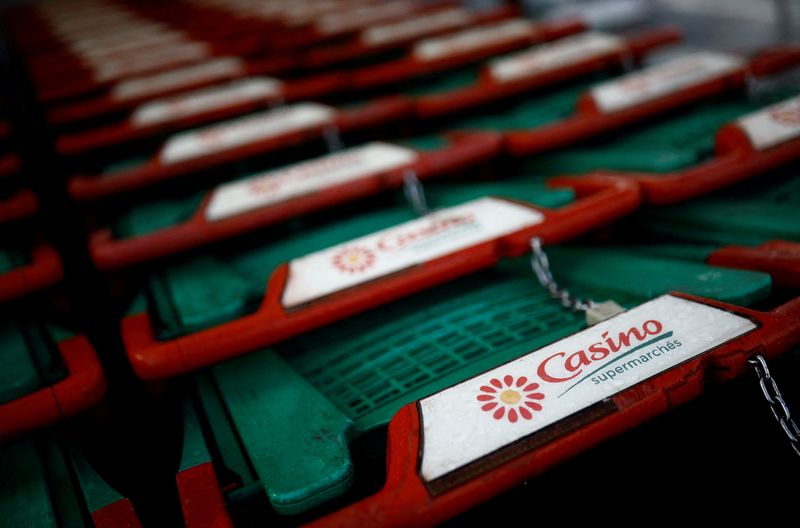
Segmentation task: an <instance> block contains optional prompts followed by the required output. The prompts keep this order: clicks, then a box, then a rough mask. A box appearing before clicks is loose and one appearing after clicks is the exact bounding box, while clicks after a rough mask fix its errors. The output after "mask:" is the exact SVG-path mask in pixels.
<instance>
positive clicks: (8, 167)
mask: <svg viewBox="0 0 800 528" xmlns="http://www.w3.org/2000/svg"><path fill="white" fill-rule="evenodd" d="M19 169H20V164H19V157H17V155H16V154H6V155H5V156H0V178H6V177H8V176H12V175H14V174H16V173H18V172H19Z"/></svg>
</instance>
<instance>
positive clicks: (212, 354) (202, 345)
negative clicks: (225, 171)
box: [122, 176, 640, 379]
mask: <svg viewBox="0 0 800 528" xmlns="http://www.w3.org/2000/svg"><path fill="white" fill-rule="evenodd" d="M557 183H559V184H563V185H568V186H571V187H573V188H575V190H576V192H577V195H578V197H579V199H578V200H577V201H576V202H574V203H573V204H571V205H568V206H565V207H563V208H560V209H556V210H548V209H543V208H538V207H534V206H533V205H531V204H526V203H521V202H516V201H514V202H511V201H508V200H502V199H494V198H486V199H484V200H478V201H474V202H470V204H472V205H468V204H465V205H464V206H459V207H464V208H466V207H468V206H469V207H471V208H472V209H471V210H470V209H465V210H464V211H461V210H459V212H458V214H456V212H455V210H456V209H459V208H452V212H448V213H447V216H443V215H440V216H439V217H437V218H435V219H433V220H435V221H433V220H430V221H428V222H427V223H426V224H424V225H423V224H420V226H417V225H416V224H414V225H413V228H412V227H411V224H412V223H409V224H408V226H409V227H408V228H406V226H405V225H404V226H402V227H401V228H400V229H403V232H402V233H400V229H395V230H394V231H396V233H395V232H393V233H392V237H387V238H390V240H389V243H394V241H398V242H397V243H398V244H400V243H405V242H404V241H407V240H414V238H415V237H417V236H424V233H431V232H435V231H436V230H438V229H444V228H447V227H448V226H459V225H464V223H470V225H472V221H473V218H475V215H476V214H477V213H475V210H476V208H477V207H476V206H475V205H474V204H475V203H476V202H484V201H489V202H492V203H491V206H492V207H493V208H497V207H498V205H497V204H500V205H499V207H500V208H502V209H503V211H502V212H500V213H498V212H497V210H496V209H492V212H491V213H490V214H488V216H489V217H491V218H492V219H494V221H501V222H508V221H510V220H508V219H507V215H514V218H515V220H514V224H512V225H513V226H514V227H513V228H511V229H507V230H505V231H500V230H498V231H493V233H499V234H497V235H491V236H486V237H485V238H483V239H481V240H478V241H477V242H475V243H474V245H467V244H468V243H473V242H468V243H465V244H462V245H461V246H455V247H454V248H452V249H451V248H450V246H448V249H446V250H444V251H442V252H439V253H436V254H435V255H432V257H431V259H430V260H427V261H415V262H414V263H412V264H409V265H408V266H406V267H405V268H403V269H394V268H392V270H390V271H389V272H388V273H383V272H381V273H383V274H379V275H376V276H375V278H374V280H368V282H362V283H361V284H357V283H356V284H352V285H345V286H343V287H341V288H339V289H338V290H335V291H334V290H332V291H330V292H328V291H325V292H323V293H322V294H320V295H318V296H316V297H313V296H312V297H305V298H304V297H303V295H304V294H303V293H300V294H297V292H296V289H297V288H296V287H297V285H298V284H301V289H302V287H303V286H302V283H304V281H302V280H299V281H297V280H292V277H293V273H295V272H292V274H290V266H292V265H295V263H297V262H299V260H295V261H292V264H282V265H281V266H279V267H278V268H277V269H276V270H275V272H274V273H273V274H272V276H271V277H270V279H269V282H268V285H267V291H266V294H265V296H264V299H263V301H262V303H261V306H260V307H259V309H258V310H257V311H256V312H255V313H253V314H250V315H247V316H245V317H242V318H240V319H237V320H235V321H232V322H229V323H225V324H222V325H219V326H215V327H213V328H209V329H206V330H202V331H199V332H196V333H192V334H190V335H187V336H183V337H178V338H175V339H171V340H167V341H158V340H157V339H156V337H155V335H154V333H153V325H152V323H151V321H150V319H149V317H148V315H147V314H146V313H145V314H138V315H133V316H129V317H126V318H125V319H124V320H123V323H122V332H123V338H124V341H125V345H126V350H127V353H128V356H129V358H130V361H131V363H132V364H133V367H134V369H135V370H136V372H137V374H138V375H139V376H141V377H142V378H146V379H156V378H166V377H170V376H174V375H177V374H180V373H183V372H187V371H191V370H194V369H198V368H201V367H204V366H208V365H211V364H214V363H216V362H219V361H221V360H223V359H227V358H231V357H234V356H237V355H241V354H245V353H247V352H250V351H252V350H255V349H258V348H263V347H265V346H269V345H271V344H274V343H276V342H278V341H282V340H284V339H288V338H290V337H293V336H296V335H299V334H301V333H303V332H307V331H309V330H312V329H314V328H318V327H320V326H322V325H325V324H328V323H331V322H334V321H337V320H340V319H342V318H345V317H349V316H351V315H353V314H356V313H359V312H362V311H365V310H368V309H371V308H374V307H377V306H379V305H381V304H385V303H388V302H391V301H394V300H397V299H400V298H402V297H405V296H407V295H410V294H412V293H415V292H419V291H422V290H425V289H427V288H431V287H433V286H435V285H438V284H440V283H443V282H447V281H450V280H453V279H456V278H458V277H461V276H464V275H467V274H470V273H474V272H476V271H479V270H481V269H485V268H488V267H491V266H493V265H495V264H496V263H497V262H498V261H499V260H500V259H501V258H503V257H513V256H518V255H522V254H524V253H526V252H527V251H529V250H530V239H531V238H532V237H534V236H538V237H541V238H542V239H543V240H544V241H545V243H558V242H561V241H564V240H568V239H570V238H574V237H576V236H578V235H580V234H582V233H585V232H587V231H589V230H591V229H593V228H595V227H597V226H598V225H601V224H605V223H608V222H610V221H613V220H615V219H617V218H620V217H621V216H623V215H626V214H628V213H630V212H631V211H633V210H635V209H636V208H637V207H638V205H639V201H640V190H639V187H638V185H637V184H636V183H635V182H631V181H626V180H624V179H622V178H613V177H604V176H594V177H588V178H584V179H568V180H564V181H560V182H557ZM502 204H505V205H502ZM501 218H502V219H503V220H501ZM517 221H518V222H519V223H516V222H517ZM427 224H430V225H427ZM474 225H487V224H485V223H484V224H481V223H480V222H479V223H477V224H474ZM479 229H482V228H479ZM493 229H494V228H493ZM406 230H408V231H409V232H410V234H407V233H405V231H406ZM419 232H423V235H418V234H416V233H419ZM381 234H383V232H382V233H381ZM395 235H396V238H394V237H395ZM376 236H377V235H376ZM349 245H351V244H348V246H349ZM343 246H344V245H343ZM328 251H330V250H328ZM336 251H339V250H338V249H337V250H336ZM371 251H372V250H371V249H370V250H367V253H370V252H371ZM320 253H322V252H320ZM308 258H315V259H316V258H323V259H324V260H325V262H326V263H327V262H328V260H327V257H319V254H315V255H311V256H309V257H308ZM365 258H367V260H369V258H368V255H367V256H366V257H365ZM376 258H377V257H376ZM344 260H347V261H348V262H355V261H357V260H358V259H356V260H354V261H351V260H350V259H347V258H343V259H342V261H344ZM387 260H388V261H389V262H390V264H389V265H390V266H391V265H393V263H394V262H396V261H395V260H394V258H393V257H391V258H387V257H384V261H382V262H385V261H387ZM335 261H336V259H335V258H334V261H333V262H334V263H335ZM348 262H344V263H343V264H341V265H342V266H345V267H347V265H348ZM297 265H299V264H297ZM297 273H299V272H297ZM312 275H319V274H317V273H313V272H312ZM343 275H344V276H346V275H347V274H346V273H344V272H342V273H341V274H340V277H341V276H343ZM362 280H363V279H362ZM322 287H323V288H327V287H328V285H327V283H326V285H323V286H322Z"/></svg>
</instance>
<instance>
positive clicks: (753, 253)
mask: <svg viewBox="0 0 800 528" xmlns="http://www.w3.org/2000/svg"><path fill="white" fill-rule="evenodd" d="M708 263H709V264H712V265H714V266H723V267H726V268H739V269H749V270H755V271H763V272H765V273H769V274H770V275H771V276H772V282H773V283H774V284H776V285H777V286H780V287H783V288H800V243H798V242H791V241H788V240H770V241H769V242H766V243H764V244H761V245H760V246H756V247H745V246H728V247H723V248H720V249H718V250H716V251H715V252H713V253H712V254H711V256H710V257H709V258H708Z"/></svg>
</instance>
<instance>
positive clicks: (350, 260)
mask: <svg viewBox="0 0 800 528" xmlns="http://www.w3.org/2000/svg"><path fill="white" fill-rule="evenodd" d="M374 263H375V253H373V252H372V251H370V250H369V249H366V248H363V247H357V246H354V247H348V248H344V249H342V250H341V251H339V252H338V253H336V254H335V255H334V256H333V265H334V266H336V268H337V269H339V270H340V271H344V272H345V273H360V272H362V271H365V270H366V269H367V268H369V267H370V266H372V265H373V264H374Z"/></svg>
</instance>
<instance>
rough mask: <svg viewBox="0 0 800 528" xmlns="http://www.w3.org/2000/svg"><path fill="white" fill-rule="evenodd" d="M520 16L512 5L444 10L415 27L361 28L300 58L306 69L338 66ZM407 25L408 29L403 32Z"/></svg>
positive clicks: (402, 23)
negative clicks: (420, 40)
mask: <svg viewBox="0 0 800 528" xmlns="http://www.w3.org/2000/svg"><path fill="white" fill-rule="evenodd" d="M518 15H519V9H517V8H515V7H511V6H500V7H495V8H490V9H487V10H482V11H471V10H469V9H465V8H463V7H453V8H449V9H442V10H440V11H437V12H436V13H432V14H431V16H430V17H427V20H431V19H435V21H433V22H431V23H428V24H427V25H425V26H415V27H413V28H412V27H411V24H410V23H409V22H410V21H409V20H401V21H398V22H390V23H387V24H378V25H376V26H373V27H370V28H365V29H362V30H361V32H360V33H359V34H358V35H357V36H356V37H355V38H353V39H352V40H350V41H348V42H345V43H343V44H339V45H329V46H325V47H320V48H312V49H310V50H308V51H306V52H305V53H304V54H303V55H302V58H301V59H300V61H301V62H302V64H303V65H304V66H305V67H306V68H311V69H313V68H322V67H330V66H336V65H339V64H341V63H343V62H347V61H354V60H358V59H361V58H365V57H369V56H371V55H374V54H376V53H380V52H383V51H387V50H393V49H398V48H405V47H408V46H409V45H410V44H413V43H414V42H415V41H417V40H419V39H422V38H426V37H433V36H437V35H443V34H446V33H449V32H451V31H454V30H456V29H461V28H465V27H475V26H480V25H484V24H489V23H492V22H498V21H500V20H505V19H508V18H513V17H516V16H518ZM405 28H408V29H407V30H406V33H405V34H404V33H403V30H404V29H405ZM381 32H382V33H383V35H381ZM384 35H385V36H384Z"/></svg>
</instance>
